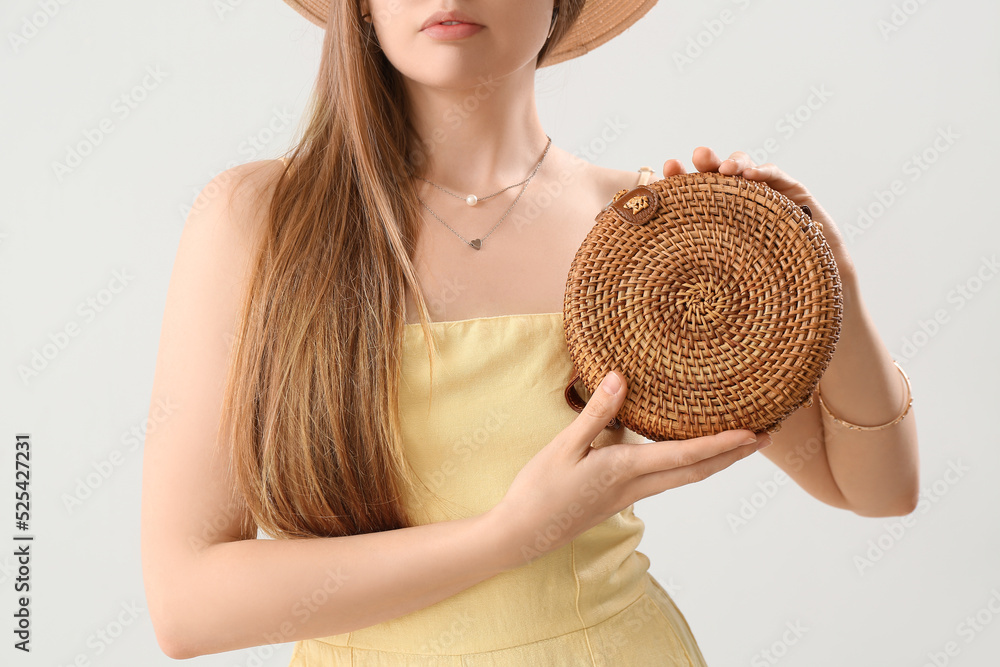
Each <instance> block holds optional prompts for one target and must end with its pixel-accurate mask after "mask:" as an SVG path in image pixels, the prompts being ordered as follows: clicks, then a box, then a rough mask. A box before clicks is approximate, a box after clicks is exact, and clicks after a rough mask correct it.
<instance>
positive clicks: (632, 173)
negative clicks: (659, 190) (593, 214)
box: [570, 157, 656, 208]
mask: <svg viewBox="0 0 1000 667" xmlns="http://www.w3.org/2000/svg"><path fill="white" fill-rule="evenodd" d="M570 160H571V164H573V165H574V166H573V167H572V169H575V170H577V172H578V173H579V174H580V175H581V176H582V182H583V183H585V190H586V192H587V193H592V194H593V197H594V201H592V202H590V203H589V204H588V205H590V206H594V205H596V206H597V207H598V208H603V207H604V205H605V204H607V203H608V202H609V201H610V200H611V198H612V197H614V195H615V193H617V192H618V191H619V190H621V189H623V188H627V189H632V188H634V187H635V186H636V185H637V184H638V182H639V167H638V166H637V167H636V168H635V169H612V168H609V167H602V166H599V165H596V164H591V163H589V162H586V161H583V160H580V159H579V158H575V157H571V158H570ZM655 178H656V175H655V172H654V175H653V179H652V180H655Z"/></svg>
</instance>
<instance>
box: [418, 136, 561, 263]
mask: <svg viewBox="0 0 1000 667" xmlns="http://www.w3.org/2000/svg"><path fill="white" fill-rule="evenodd" d="M545 138H546V139H548V142H547V143H546V144H545V150H544V151H543V152H542V157H541V158H539V160H538V162H537V163H536V164H535V168H534V169H533V170H532V171H531V173H530V174H528V177H527V178H526V179H524V180H523V181H521V182H520V183H515V184H514V185H508V186H507V187H506V188H504V189H503V190H498V191H497V192H494V193H493V194H491V195H489V196H487V197H482V198H479V197H476V196H475V195H469V196H468V197H462V196H460V195H456V194H454V193H453V192H448V191H447V190H445V189H444V188H442V187H441V186H440V185H437V184H436V183H431V182H430V181H427V179H426V178H421V177H419V176H418V177H417V178H420V180H422V181H427V182H428V183H430V184H431V185H433V186H435V187H436V188H438V189H439V190H444V192H448V194H450V195H452V196H453V197H458V198H459V199H465V200H466V202H467V203H469V205H470V206H472V205H475V203H476V202H477V201H482V200H484V199H489V198H490V197H494V196H496V195H498V194H500V193H501V192H505V191H506V190H509V189H511V188H513V187H517V186H518V185H523V187H522V188H521V191H520V192H519V193H517V197H515V198H514V201H513V202H512V203H511V205H510V206H508V207H507V210H506V211H504V214H503V215H502V216H500V219H499V220H497V222H496V224H495V225H493V227H492V228H491V229H490V231H489V232H487V233H486V234H485V235H484V236H482V237H480V238H477V239H472V240H471V241H467V240H466V239H465V238H464V237H463V236H462V235H461V234H459V233H458V232H456V231H455V230H454V229H452V227H451V225H449V224H448V223H447V222H445V221H444V220H442V219H441V216H439V215H438V214H437V213H435V212H434V210H433V209H432V208H431V207H430V206H428V205H427V202H425V201H424V200H423V199H420V197H419V196H418V197H417V199H418V200H420V203H421V204H423V205H424V208H426V209H427V210H428V211H430V213H431V215H433V216H434V217H435V218H437V219H438V221H439V222H440V223H441V224H442V225H444V226H445V227H447V228H448V229H451V232H452V233H453V234H454V235H455V236H457V237H458V238H460V239H462V241H463V242H464V243H466V244H467V245H469V246H472V247H473V248H474V249H476V250H479V249H480V248H482V247H483V241H485V240H486V238H487V237H488V236H489V235H490V234H492V233H493V230H494V229H496V228H497V227H498V226H499V225H500V223H501V222H503V220H504V218H506V217H507V214H508V213H510V211H511V209H513V208H514V205H515V204H517V202H518V200H519V199H521V195H523V194H524V191H525V190H526V189H527V188H528V183H529V182H531V179H532V178H533V177H534V176H535V173H537V172H538V168H539V167H541V166H542V161H544V160H545V155H546V154H547V153H548V152H549V147H550V146H551V145H552V139H551V138H550V137H549V136H548V135H546V136H545Z"/></svg>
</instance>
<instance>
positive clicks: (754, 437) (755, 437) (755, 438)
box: [740, 433, 757, 446]
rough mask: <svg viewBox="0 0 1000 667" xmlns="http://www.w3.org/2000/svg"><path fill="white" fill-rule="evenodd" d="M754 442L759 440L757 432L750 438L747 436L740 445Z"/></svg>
mask: <svg viewBox="0 0 1000 667" xmlns="http://www.w3.org/2000/svg"><path fill="white" fill-rule="evenodd" d="M752 442H757V434H756V433H755V434H753V435H751V436H750V437H749V438H747V439H746V440H744V441H743V442H741V443H740V446H742V445H749V444H750V443H752Z"/></svg>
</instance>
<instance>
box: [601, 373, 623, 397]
mask: <svg viewBox="0 0 1000 667" xmlns="http://www.w3.org/2000/svg"><path fill="white" fill-rule="evenodd" d="M621 388H622V381H621V378H619V377H618V374H617V373H616V372H614V371H611V372H610V373H608V374H607V375H605V376H604V379H603V380H602V381H601V389H603V390H604V391H606V392H608V393H609V394H611V395H612V396H614V395H615V394H617V393H618V390H619V389H621Z"/></svg>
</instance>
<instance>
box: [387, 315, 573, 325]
mask: <svg viewBox="0 0 1000 667" xmlns="http://www.w3.org/2000/svg"><path fill="white" fill-rule="evenodd" d="M562 316H563V314H562V311H557V312H554V313H510V314H507V315H486V316H483V317H469V318H466V319H463V320H442V321H440V322H430V323H429V324H430V326H431V327H443V326H469V325H473V324H484V325H485V324H502V323H504V322H509V321H512V320H516V319H542V320H549V319H557V318H558V319H562ZM404 326H406V327H409V328H413V327H419V326H420V322H410V323H407V324H406V325H404Z"/></svg>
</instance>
